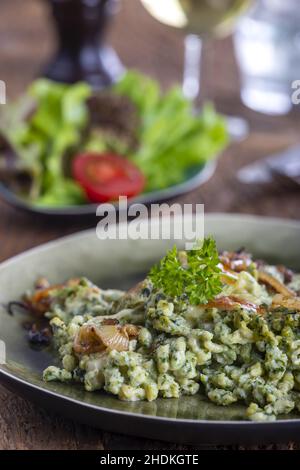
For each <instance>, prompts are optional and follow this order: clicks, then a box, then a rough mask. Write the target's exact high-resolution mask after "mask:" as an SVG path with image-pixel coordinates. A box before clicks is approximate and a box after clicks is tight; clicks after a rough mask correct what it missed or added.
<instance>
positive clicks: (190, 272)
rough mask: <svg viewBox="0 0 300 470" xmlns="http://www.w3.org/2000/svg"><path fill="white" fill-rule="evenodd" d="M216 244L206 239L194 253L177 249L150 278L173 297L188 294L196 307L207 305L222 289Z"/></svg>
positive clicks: (170, 253) (153, 271)
mask: <svg viewBox="0 0 300 470" xmlns="http://www.w3.org/2000/svg"><path fill="white" fill-rule="evenodd" d="M219 262H220V261H219V256H218V251H217V247H216V242H215V240H214V239H213V238H211V237H208V238H205V240H204V242H203V243H202V245H196V246H195V247H194V249H193V250H189V251H187V252H184V253H182V252H178V250H177V248H176V246H174V248H172V249H171V250H170V251H169V252H168V253H167V254H166V256H165V257H164V258H163V259H162V260H161V261H160V262H159V263H158V264H157V265H155V266H154V267H153V268H152V269H151V271H150V273H149V276H148V277H149V279H150V280H151V281H152V283H153V285H154V287H156V288H157V289H159V290H162V291H163V292H164V293H165V294H166V295H168V296H170V297H176V298H179V297H181V296H182V295H186V296H187V298H188V300H189V302H190V303H191V304H193V305H197V304H203V303H207V302H208V301H209V300H211V299H212V298H214V297H215V296H216V295H217V294H219V293H220V292H221V290H222V282H221V277H220V274H221V269H220V268H219V266H218V265H219Z"/></svg>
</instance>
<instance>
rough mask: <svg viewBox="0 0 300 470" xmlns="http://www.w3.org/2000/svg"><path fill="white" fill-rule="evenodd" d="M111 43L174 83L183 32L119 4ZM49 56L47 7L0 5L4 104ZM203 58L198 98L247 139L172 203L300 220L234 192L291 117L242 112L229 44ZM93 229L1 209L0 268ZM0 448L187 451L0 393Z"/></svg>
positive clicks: (284, 141)
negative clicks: (244, 126)
mask: <svg viewBox="0 0 300 470" xmlns="http://www.w3.org/2000/svg"><path fill="white" fill-rule="evenodd" d="M109 39H110V41H111V43H112V44H113V45H114V46H115V47H116V49H117V51H118V53H119V54H120V57H121V59H122V60H123V61H124V63H125V64H126V66H128V67H137V68H139V69H141V70H143V71H144V72H147V73H149V74H151V75H152V76H154V77H157V78H159V79H160V81H161V83H162V84H163V86H164V87H167V86H169V85H170V84H172V83H175V82H178V81H179V80H180V79H181V74H182V52H183V48H182V35H181V33H180V32H177V31H175V30H174V31H173V30H171V29H168V28H166V27H164V26H162V25H160V24H158V23H157V22H156V21H155V20H153V19H152V18H150V17H149V16H148V14H147V13H146V12H145V11H144V10H143V9H142V7H141V6H140V5H139V2H138V0H130V1H129V0H124V1H123V9H122V11H121V12H120V14H119V15H118V17H117V18H116V19H115V23H114V25H113V27H112V29H111V31H110V34H109ZM53 48H54V45H53V38H52V33H51V28H50V26H49V23H48V22H47V8H46V2H45V1H41V0H26V2H24V1H23V0H2V1H1V15H0V79H2V80H5V81H6V83H7V88H8V94H9V97H15V96H16V95H18V93H20V92H22V90H23V89H24V87H25V86H26V84H28V83H29V82H30V81H31V80H32V79H33V78H34V77H35V76H36V75H38V74H39V72H40V71H41V70H42V68H43V64H44V63H45V62H47V60H48V59H49V57H50V55H51V52H52V51H53ZM205 50H206V57H205V60H204V65H203V73H204V82H203V91H204V92H205V95H206V96H207V97H209V98H210V99H214V100H215V101H216V103H217V106H218V108H219V109H220V110H221V111H223V112H227V113H232V114H234V113H237V114H240V115H244V116H245V117H246V118H247V119H248V120H249V122H250V124H251V129H252V133H251V135H250V137H249V138H248V139H247V140H246V141H244V142H242V143H240V144H234V145H232V146H231V147H230V148H229V149H228V150H227V151H226V152H225V154H224V155H223V156H222V158H221V160H220V162H219V165H218V170H217V172H216V174H215V175H214V177H213V178H212V179H211V181H210V182H208V183H206V184H205V185H204V186H202V187H201V188H200V189H199V190H197V191H194V192H193V193H192V194H190V195H188V196H186V197H184V198H181V199H180V201H182V202H204V203H205V209H206V211H208V212H210V211H225V212H240V213H255V214H261V215H271V216H280V217H288V218H293V219H300V204H299V191H298V192H296V191H292V190H290V191H289V190H287V189H284V190H283V189H282V188H281V189H280V188H278V187H276V186H275V187H272V186H270V187H268V188H255V189H254V188H250V189H249V188H247V187H244V186H241V185H240V184H238V183H237V181H236V178H235V174H236V171H237V169H238V168H239V167H241V166H243V165H244V164H245V163H246V162H250V161H254V160H256V159H259V158H261V157H262V156H264V155H268V154H269V153H271V152H274V151H278V150H281V149H283V148H285V147H287V146H288V145H290V144H293V143H296V142H299V124H300V114H299V110H297V109H296V110H295V111H294V112H293V113H292V114H291V115H289V116H287V117H282V118H270V117H266V116H263V115H259V114H256V113H254V112H251V111H249V110H246V109H245V108H244V107H243V106H242V105H241V104H240V101H239V92H238V76H237V69H236V65H235V62H234V56H233V51H232V44H231V41H230V40H225V41H222V42H218V43H214V44H210V45H208V46H206V48H205ZM295 78H299V77H295ZM95 222H96V220H93V219H92V220H89V221H80V220H77V221H74V220H69V219H66V220H63V221H53V220H51V219H45V218H44V219H41V218H39V217H37V216H29V215H26V214H22V213H20V212H17V211H15V210H14V209H11V208H9V207H8V206H6V205H5V204H4V203H2V202H0V261H2V260H4V259H7V258H9V257H10V256H12V255H14V254H17V253H20V252H22V251H23V250H25V249H28V248H31V247H33V246H36V245H38V244H40V243H43V242H46V241H48V240H52V239H55V238H57V237H59V236H62V235H66V234H69V233H72V232H75V231H78V230H81V229H85V228H88V227H94V226H95ZM233 444H234V443H233ZM194 448H195V449H201V448H203V446H199V447H194ZM218 448H220V449H221V448H223V447H222V446H219V447H218ZM226 448H229V447H226ZM232 448H236V447H234V446H233V447H232ZM240 448H242V447H240ZM256 448H259V446H256ZM267 448H269V449H273V448H281V449H299V448H300V440H299V443H285V444H283V445H281V446H272V445H270V446H268V447H267ZM0 449H106V450H116V449H143V450H149V449H173V450H174V449H191V447H189V446H180V445H176V444H168V443H162V442H156V441H150V440H146V439H139V438H132V437H126V436H121V435H118V434H111V433H106V432H102V431H99V430H95V429H92V428H89V427H87V426H83V425H80V424H75V422H72V421H70V420H66V419H64V418H62V417H60V416H57V415H55V414H51V413H48V412H46V411H44V410H42V409H40V408H38V407H37V406H35V405H34V404H30V403H29V402H27V401H25V400H23V399H22V398H19V397H17V396H16V395H14V394H12V393H10V392H8V391H7V390H5V389H4V388H3V387H2V386H0Z"/></svg>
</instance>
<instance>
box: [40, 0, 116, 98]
mask: <svg viewBox="0 0 300 470" xmlns="http://www.w3.org/2000/svg"><path fill="white" fill-rule="evenodd" d="M48 2H49V3H50V7H51V11H52V17H53V23H54V27H55V30H56V33H57V38H58V47H57V51H56V53H55V55H54V58H53V59H52V61H51V62H50V64H49V65H48V66H47V67H46V69H45V71H44V75H45V76H46V77H48V78H50V79H52V80H55V81H58V82H64V83H75V82H78V81H81V80H84V81H86V82H88V83H89V84H90V85H91V86H92V87H93V88H95V89H101V88H103V87H106V86H108V85H111V84H112V83H114V82H115V81H116V80H117V79H118V78H119V77H120V76H121V75H122V73H123V72H124V68H123V66H122V64H121V62H120V60H119V58H118V56H117V54H116V52H115V51H114V50H113V49H112V48H111V47H109V46H106V45H104V36H105V32H106V30H107V27H108V25H109V23H110V20H111V18H112V16H113V14H114V13H115V12H116V10H117V7H118V3H119V2H118V0H48Z"/></svg>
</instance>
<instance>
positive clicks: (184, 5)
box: [141, 0, 253, 140]
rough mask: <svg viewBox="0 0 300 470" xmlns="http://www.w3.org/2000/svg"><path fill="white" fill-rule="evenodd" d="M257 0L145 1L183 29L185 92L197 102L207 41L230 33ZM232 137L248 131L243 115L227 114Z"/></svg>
mask: <svg viewBox="0 0 300 470" xmlns="http://www.w3.org/2000/svg"><path fill="white" fill-rule="evenodd" d="M252 1H253V0H163V1H161V0H141V2H142V4H143V5H144V7H145V8H146V9H147V10H148V12H149V13H150V14H151V15H152V16H153V17H154V18H156V19H157V20H158V21H160V22H161V23H164V24H166V25H168V26H172V27H175V28H180V29H183V30H184V31H185V32H186V37H185V60H184V73H183V85H182V89H183V93H184V95H185V96H186V97H187V98H188V99H190V100H191V101H193V102H195V100H196V98H197V97H198V95H199V93H200V85H201V56H202V44H203V40H205V39H206V38H209V37H216V38H223V37H225V36H227V35H229V34H230V33H231V32H232V30H233V28H234V25H235V22H236V21H237V19H238V18H239V16H240V15H242V14H243V13H244V12H245V11H246V10H247V9H248V8H249V6H250V5H251V4H252ZM227 123H228V129H229V133H230V135H231V137H232V138H234V139H237V140H240V139H242V138H244V137H245V136H246V135H247V134H248V131H249V129H248V123H247V122H246V121H245V120H244V119H243V118H240V117H233V116H231V117H229V116H228V117H227Z"/></svg>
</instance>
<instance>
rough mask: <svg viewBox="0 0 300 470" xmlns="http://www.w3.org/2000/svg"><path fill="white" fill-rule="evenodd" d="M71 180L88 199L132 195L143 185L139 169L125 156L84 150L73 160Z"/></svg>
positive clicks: (96, 199) (100, 200)
mask: <svg viewBox="0 0 300 470" xmlns="http://www.w3.org/2000/svg"><path fill="white" fill-rule="evenodd" d="M72 173H73V177H74V179H75V180H76V181H77V182H78V183H79V184H80V185H81V186H82V188H83V189H84V191H85V193H86V195H87V197H88V199H89V200H90V201H91V202H107V201H113V200H117V199H118V198H119V196H127V197H133V196H136V195H137V194H139V193H140V192H141V191H142V190H143V189H144V186H145V177H144V175H143V174H142V173H141V171H140V170H139V169H138V168H137V167H136V166H135V165H134V164H133V163H131V162H130V161H129V160H127V159H126V158H125V157H121V156H119V155H115V154H106V153H105V154H98V153H85V154H80V155H77V156H76V157H75V158H74V160H73V163H72Z"/></svg>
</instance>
